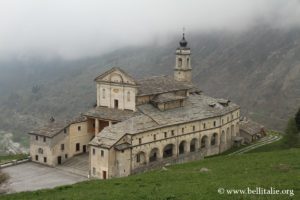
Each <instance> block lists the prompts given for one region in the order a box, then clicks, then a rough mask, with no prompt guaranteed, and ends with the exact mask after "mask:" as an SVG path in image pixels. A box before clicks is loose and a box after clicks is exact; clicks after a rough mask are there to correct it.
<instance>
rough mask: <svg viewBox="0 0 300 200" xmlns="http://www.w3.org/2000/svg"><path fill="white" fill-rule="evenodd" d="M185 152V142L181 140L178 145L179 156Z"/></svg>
mask: <svg viewBox="0 0 300 200" xmlns="http://www.w3.org/2000/svg"><path fill="white" fill-rule="evenodd" d="M186 152H187V142H186V141H185V140H183V141H181V142H180V144H179V154H184V153H186Z"/></svg>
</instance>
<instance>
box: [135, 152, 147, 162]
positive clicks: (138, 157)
mask: <svg viewBox="0 0 300 200" xmlns="http://www.w3.org/2000/svg"><path fill="white" fill-rule="evenodd" d="M135 157H136V160H135V161H136V163H139V164H146V154H145V152H143V151H140V152H138V153H137V154H136V156H135Z"/></svg>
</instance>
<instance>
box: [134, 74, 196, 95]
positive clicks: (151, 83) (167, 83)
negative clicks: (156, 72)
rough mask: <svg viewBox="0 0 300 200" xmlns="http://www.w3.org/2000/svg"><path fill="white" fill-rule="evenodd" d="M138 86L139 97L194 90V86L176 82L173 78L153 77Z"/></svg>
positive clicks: (142, 81)
mask: <svg viewBox="0 0 300 200" xmlns="http://www.w3.org/2000/svg"><path fill="white" fill-rule="evenodd" d="M138 85H139V87H138V94H137V96H145V95H153V94H161V93H166V92H171V91H178V90H188V89H191V88H193V85H192V84H188V83H185V82H179V81H176V80H175V79H174V78H173V76H153V77H150V78H146V79H142V80H139V81H138Z"/></svg>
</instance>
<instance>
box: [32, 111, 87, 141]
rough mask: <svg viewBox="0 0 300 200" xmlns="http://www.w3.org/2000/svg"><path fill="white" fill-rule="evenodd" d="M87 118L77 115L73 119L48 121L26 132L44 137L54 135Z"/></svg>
mask: <svg viewBox="0 0 300 200" xmlns="http://www.w3.org/2000/svg"><path fill="white" fill-rule="evenodd" d="M86 120H87V118H86V117H85V116H79V117H77V118H75V119H73V120H66V121H60V122H48V123H47V124H45V125H43V126H41V127H38V128H37V129H35V130H32V131H30V132H29V133H28V134H31V135H40V136H45V137H54V136H55V135H57V134H58V133H60V132H61V131H62V130H64V129H65V128H67V127H68V126H69V125H71V124H74V123H79V122H84V121H86Z"/></svg>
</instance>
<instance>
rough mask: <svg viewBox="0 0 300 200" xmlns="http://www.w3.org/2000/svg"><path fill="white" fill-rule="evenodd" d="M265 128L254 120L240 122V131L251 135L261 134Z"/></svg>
mask: <svg viewBox="0 0 300 200" xmlns="http://www.w3.org/2000/svg"><path fill="white" fill-rule="evenodd" d="M263 128H264V126H263V125H261V124H259V123H256V122H254V121H252V120H243V121H241V122H240V130H241V131H244V132H246V133H248V134H250V135H255V134H258V133H261V131H262V130H263Z"/></svg>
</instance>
